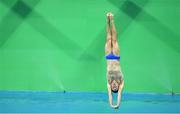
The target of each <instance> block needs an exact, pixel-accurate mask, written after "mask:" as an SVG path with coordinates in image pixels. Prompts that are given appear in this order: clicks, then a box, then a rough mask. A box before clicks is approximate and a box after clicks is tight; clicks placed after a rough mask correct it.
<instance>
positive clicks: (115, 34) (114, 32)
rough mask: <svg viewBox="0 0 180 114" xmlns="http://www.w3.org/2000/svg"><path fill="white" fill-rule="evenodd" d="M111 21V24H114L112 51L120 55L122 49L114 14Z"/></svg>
mask: <svg viewBox="0 0 180 114" xmlns="http://www.w3.org/2000/svg"><path fill="white" fill-rule="evenodd" d="M110 22H111V26H112V46H113V48H112V51H113V53H114V54H115V55H117V56H120V49H119V46H118V42H117V32H116V27H115V23H114V19H113V15H112V17H111V20H110Z"/></svg>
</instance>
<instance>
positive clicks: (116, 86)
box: [111, 80, 119, 93]
mask: <svg viewBox="0 0 180 114" xmlns="http://www.w3.org/2000/svg"><path fill="white" fill-rule="evenodd" d="M118 89H119V83H118V82H117V81H116V80H113V81H112V82H111V90H112V92H114V93H117V92H118Z"/></svg>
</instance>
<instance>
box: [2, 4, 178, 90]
mask: <svg viewBox="0 0 180 114" xmlns="http://www.w3.org/2000/svg"><path fill="white" fill-rule="evenodd" d="M108 11H111V12H113V13H114V14H115V23H116V27H117V30H118V38H119V40H118V42H119V45H120V47H121V65H122V70H123V73H124V78H125V92H158V93H167V92H171V91H174V92H178V93H180V83H179V82H180V32H179V30H180V22H179V20H180V12H179V11H180V0H89V1H88V0H0V90H45V91H62V90H67V91H106V60H105V59H104V45H105V38H106V37H105V25H106V17H105V15H106V13H107V12H108Z"/></svg>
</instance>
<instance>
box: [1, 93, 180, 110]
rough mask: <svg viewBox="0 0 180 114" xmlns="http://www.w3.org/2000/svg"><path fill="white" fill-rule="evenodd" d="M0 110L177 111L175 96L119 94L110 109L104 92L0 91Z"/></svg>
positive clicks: (179, 103)
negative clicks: (117, 105)
mask: <svg viewBox="0 0 180 114" xmlns="http://www.w3.org/2000/svg"><path fill="white" fill-rule="evenodd" d="M0 112H171V113H172V112H180V96H179V95H174V96H171V95H162V94H135V93H125V94H123V98H122V103H121V107H120V108H119V109H112V108H110V107H109V104H108V96H107V93H86V92H82V93H78V92H77V93H76V92H66V93H63V92H30V91H27V92H25V91H0Z"/></svg>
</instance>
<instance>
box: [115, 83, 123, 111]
mask: <svg viewBox="0 0 180 114" xmlns="http://www.w3.org/2000/svg"><path fill="white" fill-rule="evenodd" d="M123 87H124V80H123V81H122V83H121V85H120V86H119V91H118V98H117V105H116V107H117V108H118V107H119V106H120V103H121V96H122V90H123Z"/></svg>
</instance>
